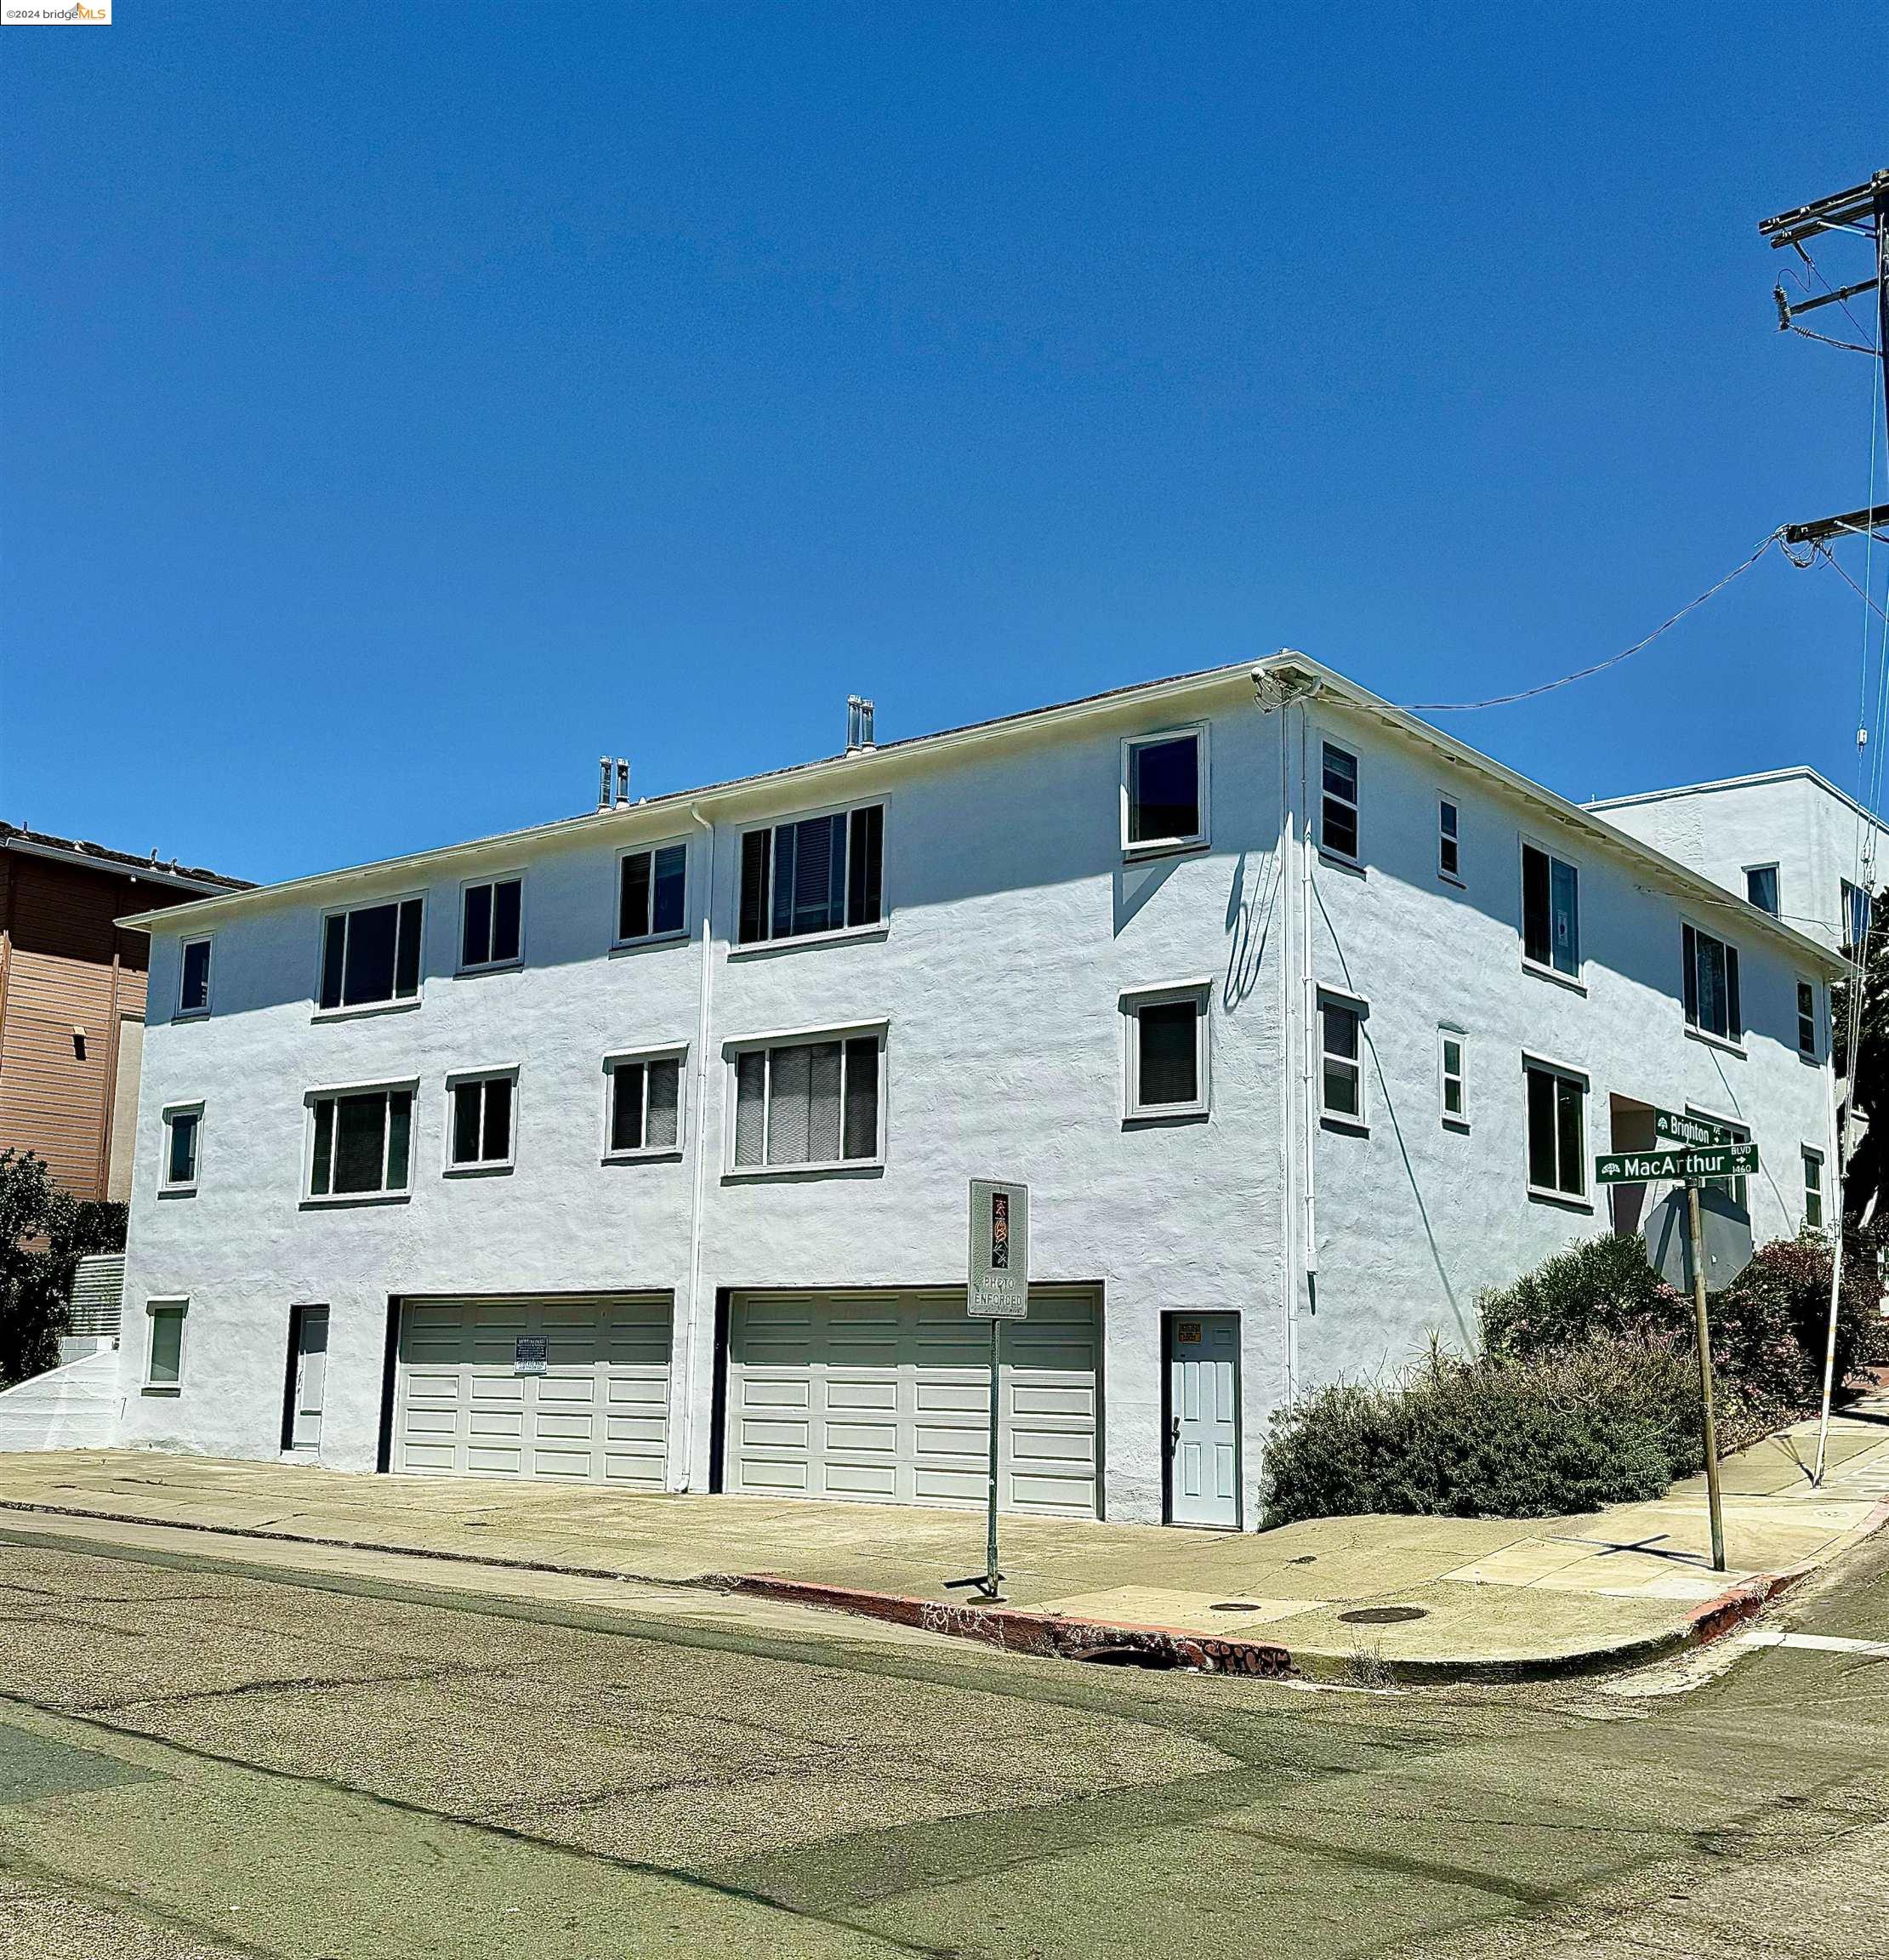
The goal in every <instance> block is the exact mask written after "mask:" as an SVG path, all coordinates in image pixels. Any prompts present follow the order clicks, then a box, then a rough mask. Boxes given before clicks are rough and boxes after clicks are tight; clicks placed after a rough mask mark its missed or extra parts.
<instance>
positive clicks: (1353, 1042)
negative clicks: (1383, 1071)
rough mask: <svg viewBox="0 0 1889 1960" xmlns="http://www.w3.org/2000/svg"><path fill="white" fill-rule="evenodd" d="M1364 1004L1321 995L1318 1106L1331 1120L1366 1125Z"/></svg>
mask: <svg viewBox="0 0 1889 1960" xmlns="http://www.w3.org/2000/svg"><path fill="white" fill-rule="evenodd" d="M1364 1011H1365V1010H1364V1003H1363V1001H1362V1000H1351V999H1349V998H1347V997H1346V995H1344V994H1327V993H1324V992H1323V991H1321V992H1320V994H1319V996H1318V1048H1319V1064H1320V1066H1319V1071H1318V1108H1319V1112H1320V1114H1322V1115H1323V1117H1324V1118H1325V1120H1327V1121H1328V1122H1335V1123H1338V1124H1340V1125H1348V1126H1351V1127H1353V1128H1357V1129H1363V1127H1364V1122H1365V1116H1364Z"/></svg>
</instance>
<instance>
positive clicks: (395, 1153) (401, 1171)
mask: <svg viewBox="0 0 1889 1960" xmlns="http://www.w3.org/2000/svg"><path fill="white" fill-rule="evenodd" d="M309 1108H310V1114H311V1115H312V1118H313V1121H312V1122H311V1124H310V1131H309V1173H308V1195H309V1197H310V1199H316V1200H319V1199H331V1200H332V1199H344V1198H394V1197H401V1196H404V1195H405V1194H406V1191H407V1172H408V1167H409V1159H410V1157H411V1155H412V1153H413V1084H412V1083H411V1082H402V1083H395V1084H390V1085H387V1086H385V1087H375V1088H362V1089H333V1090H317V1091H315V1092H314V1093H313V1094H312V1095H311V1096H310V1097H309Z"/></svg>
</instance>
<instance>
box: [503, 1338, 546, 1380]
mask: <svg viewBox="0 0 1889 1960" xmlns="http://www.w3.org/2000/svg"><path fill="white" fill-rule="evenodd" d="M550 1371H551V1343H550V1342H549V1341H548V1340H547V1339H546V1338H545V1337H544V1336H543V1335H542V1334H530V1335H526V1334H521V1335H520V1336H519V1337H518V1345H517V1348H516V1349H515V1352H514V1353H513V1355H512V1373H513V1374H515V1375H549V1373H550Z"/></svg>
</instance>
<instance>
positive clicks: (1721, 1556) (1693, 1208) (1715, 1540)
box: [1686, 1177, 1725, 1572]
mask: <svg viewBox="0 0 1889 1960" xmlns="http://www.w3.org/2000/svg"><path fill="white" fill-rule="evenodd" d="M1698 1183H1699V1181H1698V1178H1696V1177H1688V1178H1687V1180H1686V1216H1687V1223H1688V1224H1689V1225H1690V1227H1691V1228H1692V1237H1693V1318H1694V1319H1695V1320H1696V1321H1697V1323H1698V1399H1699V1407H1700V1409H1701V1410H1702V1411H1703V1412H1704V1422H1705V1495H1706V1501H1707V1503H1708V1504H1709V1506H1710V1509H1711V1513H1712V1570H1714V1571H1715V1572H1722V1571H1723V1570H1725V1516H1724V1513H1723V1511H1722V1509H1721V1505H1720V1501H1719V1487H1718V1432H1717V1429H1716V1427H1715V1425H1714V1423H1713V1420H1712V1327H1711V1322H1710V1319H1708V1318H1707V1315H1706V1312H1705V1235H1704V1233H1703V1232H1702V1231H1701V1230H1700V1228H1699V1222H1698Z"/></svg>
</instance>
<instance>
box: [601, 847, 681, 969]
mask: <svg viewBox="0 0 1889 1960" xmlns="http://www.w3.org/2000/svg"><path fill="white" fill-rule="evenodd" d="M688 875H689V847H688V846H687V845H686V844H658V845H656V846H652V847H650V848H648V849H645V850H640V851H626V852H623V856H622V857H619V858H618V859H617V944H618V945H619V946H632V945H634V944H635V943H637V942H638V941H639V940H642V939H672V938H675V937H679V936H680V934H682V933H683V932H686V930H687V929H688V922H687V919H686V915H685V911H684V903H685V899H686V894H687V890H688Z"/></svg>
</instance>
